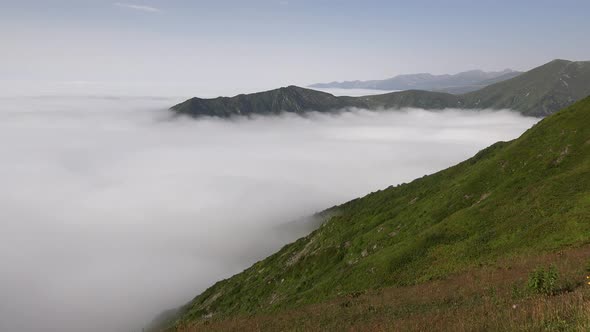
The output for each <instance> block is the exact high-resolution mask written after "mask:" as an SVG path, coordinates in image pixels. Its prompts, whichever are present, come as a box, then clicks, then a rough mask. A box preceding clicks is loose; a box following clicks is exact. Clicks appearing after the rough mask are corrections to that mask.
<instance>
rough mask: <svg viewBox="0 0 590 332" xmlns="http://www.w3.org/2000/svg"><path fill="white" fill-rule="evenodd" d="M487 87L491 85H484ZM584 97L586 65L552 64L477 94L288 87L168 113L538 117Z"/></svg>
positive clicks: (189, 104) (589, 72) (588, 90)
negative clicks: (408, 112) (433, 112)
mask: <svg viewBox="0 0 590 332" xmlns="http://www.w3.org/2000/svg"><path fill="white" fill-rule="evenodd" d="M489 82H493V79H492V81H489ZM587 95H590V61H585V62H582V61H578V62H572V61H567V60H554V61H551V62H549V63H547V64H545V65H542V66H540V67H537V68H535V69H532V70H530V71H528V72H526V73H523V74H521V75H518V76H517V77H514V78H510V79H507V80H504V81H501V82H498V83H493V84H491V85H488V86H486V87H485V88H483V89H480V90H477V91H473V92H469V93H466V94H462V95H454V94H450V93H445V92H434V91H423V90H407V91H400V92H392V93H386V94H382V95H374V96H364V97H336V96H333V95H331V94H329V93H325V92H320V91H316V90H311V89H305V88H300V87H296V86H289V87H285V88H280V89H276V90H271V91H265V92H259V93H254V94H248V95H238V96H235V97H231V98H230V97H219V98H214V99H201V98H192V99H189V100H187V101H185V102H183V103H180V104H178V105H176V106H173V107H172V108H171V110H172V111H174V112H175V113H176V114H185V115H190V116H193V117H199V116H220V117H229V116H232V115H251V114H278V113H280V112H294V113H299V114H301V113H304V112H306V111H310V110H313V111H317V112H332V111H337V110H342V109H346V108H351V107H358V108H366V109H372V110H379V109H396V108H401V107H419V108H424V109H444V108H464V109H483V108H491V109H512V110H515V111H517V112H520V113H522V114H524V115H529V116H538V117H543V116H546V115H549V114H551V113H553V112H556V111H557V110H559V109H561V108H563V107H566V106H568V105H571V104H572V103H574V102H575V101H577V100H580V99H581V98H583V97H585V96H587Z"/></svg>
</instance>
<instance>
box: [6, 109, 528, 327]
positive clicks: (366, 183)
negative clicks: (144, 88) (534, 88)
mask: <svg viewBox="0 0 590 332" xmlns="http://www.w3.org/2000/svg"><path fill="white" fill-rule="evenodd" d="M172 103H173V102H172V101H171V100H168V99H165V98H164V99H133V98H122V99H115V98H107V99H104V98H85V97H69V98H60V97H53V98H48V97H45V98H0V151H2V155H1V158H2V162H1V163H0V182H1V183H2V186H1V187H0V229H2V232H0V261H1V262H2V264H3V266H2V273H1V274H0V294H2V296H1V297H0V330H2V331H25V332H26V331H66V332H67V331H128V330H130V329H137V328H138V327H141V324H143V323H145V322H147V321H149V320H150V319H151V318H152V317H153V315H155V314H157V313H158V312H160V311H161V310H162V309H165V308H169V307H173V306H176V305H179V304H182V303H183V302H185V301H188V300H189V299H190V298H192V297H193V296H194V295H196V294H197V293H199V292H200V291H202V290H203V289H205V288H206V287H208V286H210V285H211V284H212V283H213V282H215V281H216V280H219V279H220V278H223V277H227V276H230V275H232V274H234V273H237V272H239V271H241V270H242V269H244V268H245V267H247V266H249V265H250V264H251V263H253V262H255V261H256V260H258V259H260V258H263V257H265V256H266V255H268V254H270V253H272V252H273V251H274V250H276V249H278V248H279V247H280V246H281V245H283V244H284V243H286V242H288V241H290V240H293V239H295V238H296V237H299V236H300V235H301V234H302V233H301V231H296V232H291V233H287V234H285V233H284V232H281V231H280V229H281V225H282V224H284V223H287V222H290V221H292V220H296V219H297V218H300V217H303V216H306V215H309V214H312V213H313V212H316V211H319V210H322V209H323V208H326V207H329V206H332V205H334V204H337V203H341V202H344V201H346V200H349V199H352V198H354V197H357V196H360V195H364V194H366V193H369V192H371V191H374V190H377V189H381V188H384V187H387V186H388V185H390V184H396V183H400V182H407V181H410V180H411V179H413V178H416V177H419V176H422V175H424V174H428V173H431V172H434V171H436V170H439V169H441V168H445V167H447V166H450V165H452V164H454V163H456V162H459V161H461V160H463V159H465V158H467V157H469V156H471V155H473V154H474V153H475V152H477V151H478V150H479V149H481V148H483V147H485V146H487V145H489V144H491V143H493V142H495V141H498V140H507V139H512V138H515V137H517V136H518V135H519V134H520V133H522V132H523V131H524V130H525V129H526V128H528V127H530V126H531V125H532V124H533V123H534V122H535V121H536V119H530V118H523V117H520V116H518V115H516V114H514V113H510V112H461V111H453V110H450V111H445V112H439V113H433V112H426V111H422V110H405V111H402V112H381V113H375V112H368V111H363V110H358V111H355V112H350V113H343V114H340V115H321V114H312V115H310V116H307V117H298V116H291V115H286V116H281V117H259V118H251V119H234V120H230V121H223V120H216V119H203V120H199V121H194V120H190V119H183V118H177V119H170V118H169V117H168V113H167V112H166V111H165V110H163V109H164V106H166V105H170V104H172Z"/></svg>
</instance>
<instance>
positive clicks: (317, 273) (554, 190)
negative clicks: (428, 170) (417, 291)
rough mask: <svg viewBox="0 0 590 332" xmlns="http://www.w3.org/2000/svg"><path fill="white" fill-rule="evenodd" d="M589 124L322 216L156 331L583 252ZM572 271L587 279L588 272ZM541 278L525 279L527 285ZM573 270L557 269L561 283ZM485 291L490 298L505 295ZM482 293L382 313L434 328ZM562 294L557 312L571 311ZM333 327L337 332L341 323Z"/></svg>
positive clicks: (553, 126)
mask: <svg viewBox="0 0 590 332" xmlns="http://www.w3.org/2000/svg"><path fill="white" fill-rule="evenodd" d="M588 124H590V98H586V99H585V100H583V101H581V102H579V103H576V104H575V105H573V106H571V107H569V108H567V109H565V110H562V111H560V112H558V113H556V114H555V115H553V116H550V117H548V118H546V119H544V120H542V121H541V122H539V123H538V124H537V125H535V126H534V127H533V128H532V129H531V130H529V131H527V132H526V133H525V134H523V135H522V136H521V137H520V138H518V139H517V140H514V141H512V142H501V143H497V144H494V145H492V146H491V147H489V148H487V149H485V150H483V151H481V152H480V153H478V154H477V155H475V156H474V157H473V158H471V159H469V160H467V161H465V162H463V163H461V164H458V165H456V166H453V167H451V168H449V169H446V170H444V171H441V172H438V173H436V174H433V175H430V176H425V177H423V178H420V179H417V180H415V181H413V182H412V183H409V184H403V185H400V186H396V187H389V188H387V189H385V190H381V191H378V192H375V193H372V194H369V195H367V196H365V197H362V198H359V199H355V200H353V201H350V202H348V203H345V204H343V205H340V206H336V207H333V208H331V209H328V210H327V211H324V212H323V213H322V215H326V216H329V217H328V220H327V221H326V222H325V223H324V224H323V225H322V226H321V227H320V228H319V229H317V230H316V231H314V232H313V233H311V234H310V235H308V236H306V237H304V238H301V239H299V240H297V241H296V242H294V243H292V244H289V245H287V246H285V247H283V248H282V249H281V250H280V251H279V252H277V253H276V254H274V255H272V256H270V257H268V258H266V259H264V260H262V261H260V262H258V263H256V264H254V265H253V266H252V267H250V268H248V269H247V270H245V271H244V272H242V273H240V274H237V275H235V276H233V277H231V278H229V279H227V280H223V281H220V282H218V283H216V284H215V285H214V286H212V287H211V288H209V289H208V290H206V291H205V292H204V293H203V294H201V295H199V296H197V297H196V298H195V299H194V300H193V301H191V302H190V303H188V304H187V305H185V306H184V307H182V308H181V309H180V310H179V312H178V315H176V316H174V317H173V318H172V319H171V320H169V321H167V322H163V324H164V325H165V324H171V326H187V325H191V324H193V323H195V322H199V321H202V320H203V319H205V318H207V317H216V318H217V319H221V320H223V319H233V318H232V317H243V316H248V315H264V314H268V315H271V317H275V313H277V312H282V311H285V310H287V311H288V310H297V308H301V307H305V306H308V305H313V304H317V303H322V305H321V307H323V306H326V303H331V302H330V301H332V300H334V299H340V298H342V297H343V296H344V297H345V296H347V294H357V293H359V292H360V293H364V292H372V291H374V290H380V289H385V288H390V289H407V287H410V288H411V287H422V285H436V283H437V282H439V281H441V282H442V281H444V280H449V279H448V278H450V277H451V276H456V275H457V274H458V273H461V272H462V271H473V270H472V269H474V268H475V269H483V270H485V267H487V266H490V265H494V264H497V263H496V262H498V261H506V262H511V263H509V264H515V263H513V262H515V261H516V262H517V261H518V260H519V259H521V258H522V257H525V258H527V259H529V260H531V261H534V260H535V257H543V255H545V254H547V253H552V252H556V251H559V250H564V249H567V248H573V247H580V246H586V245H587V244H590V126H588ZM557 263H560V262H556V264H557ZM523 264H524V263H523ZM579 264H581V265H580V266H579V267H580V268H582V269H585V268H586V264H587V262H584V263H581V262H579ZM521 265H522V264H521ZM525 265H526V264H525ZM543 266H547V265H543ZM536 268H539V266H534V267H530V269H529V270H527V271H526V274H525V275H524V276H523V278H524V279H523V285H525V284H526V279H527V278H528V274H529V273H531V272H533V271H534V269H536ZM568 271H569V270H564V271H561V270H560V271H559V275H562V274H563V275H567V273H569V272H568ZM473 273H475V272H473ZM564 273H565V274H564ZM475 274H476V275H477V273H475ZM511 282H512V281H511ZM491 284H493V285H495V286H494V287H495V290H494V292H495V294H502V292H503V289H504V288H505V287H508V286H507V285H501V284H498V283H493V282H491ZM461 285H463V284H461ZM425 287H426V286H425ZM441 287H442V288H444V287H447V284H445V283H443V284H441ZM503 287H504V288H503ZM523 287H524V286H523ZM552 287H553V286H552ZM570 287H571V285H570ZM510 290H511V291H512V288H510ZM442 292H443V293H445V294H448V290H443V291H442ZM478 292H479V293H478V294H479V295H477V297H466V298H458V299H456V298H453V297H448V296H447V297H445V298H443V299H442V301H447V302H449V303H450V304H449V308H450V309H449V308H446V309H444V310H442V309H441V310H442V311H440V312H439V311H437V310H438V309H437V310H434V309H432V308H435V309H436V308H441V305H440V303H431V302H432V301H433V300H431V298H432V296H433V294H436V291H434V290H432V291H429V292H427V294H428V297H427V298H426V299H425V301H426V302H425V303H416V304H415V306H416V307H413V306H412V305H414V304H412V305H410V304H407V305H408V306H409V307H408V308H409V309H407V310H406V309H403V308H404V305H402V306H395V307H394V309H395V310H394V312H393V313H390V314H386V315H394V316H395V317H397V315H398V311H396V310H402V311H403V310H405V311H403V312H408V313H412V312H416V310H418V312H419V313H418V314H419V315H421V314H423V313H420V310H424V311H425V312H429V315H433V319H435V320H436V319H443V317H445V316H447V315H449V314H451V313H452V312H453V311H449V310H451V309H452V310H458V311H461V310H467V308H469V305H464V306H458V307H456V308H455V307H454V306H453V305H451V304H453V303H455V302H456V301H459V302H457V303H464V304H465V303H467V304H468V303H472V304H474V305H477V307H482V306H483V307H485V306H490V305H492V304H493V303H492V302H490V300H489V296H488V297H483V298H482V295H481V291H480V290H478ZM576 292H577V291H576ZM584 294H585V293H583V294H582V293H580V294H578V295H580V296H582V295H584ZM408 296H411V295H409V294H408V295H406V297H408ZM498 296H499V295H498ZM563 296H565V295H563ZM568 296H569V295H568ZM568 296H566V297H567V298H568V300H567V301H566V303H563V305H564V306H566V304H567V303H570V302H569V301H570V300H571V301H574V299H569V297H568ZM584 296H585V295H584ZM582 298H583V297H582ZM478 299H479V300H478ZM482 299H487V300H485V301H484V300H482ZM498 299H505V296H500V297H498ZM577 299H578V300H576V301H579V300H580V298H577ZM476 300H477V301H480V302H477V301H476ZM554 300H555V299H553V298H552V299H551V301H554ZM429 301H430V302H429ZM465 301H467V302H465ZM470 301H471V302H470ZM473 301H475V302H473ZM481 301H483V302H481ZM530 301H532V302H531V303H530V305H531V307H537V306H542V303H545V302H543V301H549V300H547V299H545V300H540V299H539V300H538V301H541V302H536V301H537V300H534V299H531V300H530ZM353 302H354V301H353ZM558 302H559V301H558ZM408 303H411V302H408ZM428 303H430V304H431V305H432V308H431V307H429V304H428ZM445 303H446V302H445ZM551 303H553V302H551ZM559 303H561V302H559ZM504 304H506V303H504ZM555 305H558V304H555ZM375 308H377V307H375ZM421 308H422V309H421ZM429 308H430V309H429ZM343 310H344V309H343ZM346 310H348V309H346ZM351 310H352V309H351ZM367 310H368V309H367ZM392 310H393V309H392ZM433 310H434V311H433ZM498 310H499V309H498ZM563 310H566V309H563ZM567 310H570V309H567ZM572 310H573V309H572ZM377 312H380V311H377ZM437 312H439V314H440V317H439V316H436V315H437ZM500 312H503V311H500ZM508 312H512V311H507V313H506V314H508ZM568 312H569V311H568ZM350 314H353V313H352V312H351V313H350ZM498 314H499V313H498ZM529 314H530V315H532V314H533V313H529ZM571 314H572V315H573V314H574V313H571ZM322 315H324V314H322ZM368 315H369V316H372V314H368ZM324 316H325V319H328V317H332V316H330V315H329V313H325V315H324ZM373 316H375V317H379V316H383V314H380V313H375V315H373ZM453 316H454V315H453ZM333 317H337V318H338V319H336V318H334V319H335V320H336V322H335V323H337V324H340V320H341V316H338V315H336V316H333ZM351 317H356V316H354V315H353V316H351ZM363 317H364V316H363ZM437 317H438V318H437ZM523 317H524V316H523ZM560 317H561V316H560ZM304 318H306V317H304ZM361 318H362V317H357V318H355V319H354V320H355V321H356V320H359V319H361ZM321 319H322V320H323V319H324V318H321ZM363 319H364V318H363ZM400 319H401V318H400ZM523 319H524V318H523ZM543 319H545V318H543ZM547 319H549V318H547ZM205 320H206V319H205ZM395 321H396V322H397V323H399V321H400V320H399V319H396V320H395ZM410 321H412V322H413V321H415V319H411V320H410ZM548 322H549V323H551V324H553V323H554V322H553V321H552V320H549V321H548ZM161 323H162V322H161ZM291 323H294V322H291ZM397 323H396V324H397ZM549 323H548V324H549ZM326 324H328V323H326ZM408 324H409V323H408ZM457 324H458V323H457ZM555 324H558V323H555ZM535 328H536V327H535Z"/></svg>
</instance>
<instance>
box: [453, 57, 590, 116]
mask: <svg viewBox="0 0 590 332" xmlns="http://www.w3.org/2000/svg"><path fill="white" fill-rule="evenodd" d="M589 94H590V61H578V62H572V61H567V60H554V61H551V62H549V63H547V64H545V65H543V66H540V67H537V68H535V69H532V70H530V71H528V72H526V73H525V74H522V75H520V76H517V77H515V78H512V79H510V80H506V81H503V82H499V83H496V84H492V85H489V86H487V87H485V88H483V89H481V90H478V91H475V92H471V93H468V94H465V95H463V97H464V99H465V105H467V107H472V108H494V109H499V108H510V109H513V110H517V111H520V112H521V113H523V114H526V115H533V116H546V115H549V114H551V113H553V112H555V111H556V110H559V109H561V108H563V107H566V106H568V105H571V104H572V103H574V102H575V101H577V100H580V99H581V98H584V97H586V96H588V95H589Z"/></svg>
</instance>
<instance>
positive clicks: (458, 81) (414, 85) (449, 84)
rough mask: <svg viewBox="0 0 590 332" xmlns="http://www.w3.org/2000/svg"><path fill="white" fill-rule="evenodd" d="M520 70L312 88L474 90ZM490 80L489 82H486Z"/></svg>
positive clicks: (414, 76) (405, 77)
mask: <svg viewBox="0 0 590 332" xmlns="http://www.w3.org/2000/svg"><path fill="white" fill-rule="evenodd" d="M520 74H521V73H520V72H517V71H512V70H510V69H506V70H503V71H499V72H484V71H482V70H470V71H466V72H461V73H458V74H454V75H432V74H427V73H421V74H410V75H398V76H395V77H392V78H388V79H384V80H372V81H346V82H331V83H317V84H312V85H310V87H311V88H318V89H326V88H340V89H376V90H417V89H418V90H430V91H451V90H452V91H457V90H460V91H463V92H467V91H473V90H477V89H480V88H482V87H484V86H486V85H489V84H492V83H495V82H493V81H492V82H490V80H494V79H496V80H497V81H496V82H499V81H500V80H501V79H509V78H512V77H516V76H518V75H520ZM484 82H488V83H484Z"/></svg>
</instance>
